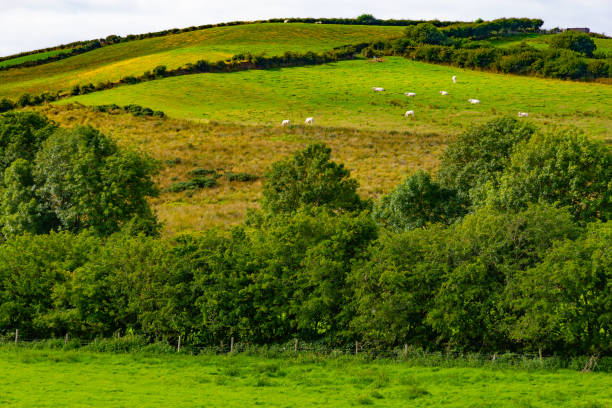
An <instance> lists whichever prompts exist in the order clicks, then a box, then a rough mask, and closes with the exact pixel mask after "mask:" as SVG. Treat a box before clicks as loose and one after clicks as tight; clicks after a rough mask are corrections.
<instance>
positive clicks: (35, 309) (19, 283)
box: [0, 232, 99, 338]
mask: <svg viewBox="0 0 612 408" xmlns="http://www.w3.org/2000/svg"><path fill="white" fill-rule="evenodd" d="M98 245H99V241H98V240H97V239H95V238H92V237H89V236H87V235H80V236H75V235H72V234H70V233H66V232H64V233H59V234H53V233H52V234H50V235H38V236H37V235H34V236H33V235H23V236H20V237H15V238H13V239H11V240H9V241H7V242H5V243H4V244H2V247H1V250H0V330H1V331H8V330H11V329H13V330H14V329H15V328H19V329H20V332H21V335H22V338H28V337H29V338H36V336H39V335H41V334H42V335H43V336H45V337H49V336H50V335H51V334H52V333H57V335H58V336H60V335H62V333H65V327H61V326H60V327H57V326H56V325H54V324H52V323H50V322H49V321H48V319H47V318H46V315H47V314H48V313H49V312H50V310H51V309H52V308H53V303H54V297H55V296H56V294H57V293H62V292H63V291H65V284H66V283H67V282H68V281H69V280H70V278H71V272H72V271H74V270H75V269H77V268H79V267H81V266H82V265H83V264H84V263H85V262H86V260H87V259H88V257H90V256H92V254H93V253H95V251H96V248H97V247H98Z"/></svg>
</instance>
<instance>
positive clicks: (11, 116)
mask: <svg viewBox="0 0 612 408" xmlns="http://www.w3.org/2000/svg"><path fill="white" fill-rule="evenodd" d="M56 128H57V127H56V126H55V125H54V124H53V123H52V122H50V121H49V120H48V119H47V118H46V117H44V116H41V115H40V114H38V113H5V114H4V115H1V116H0V175H1V174H3V173H4V170H6V168H7V167H9V166H10V165H11V163H13V162H14V161H15V160H17V159H24V160H26V161H27V162H31V161H33V160H34V156H35V155H36V152H38V151H39V150H40V149H41V146H42V143H43V142H44V141H45V140H47V138H49V136H50V135H51V134H52V133H53V132H54V131H55V130H56ZM0 178H1V177H0Z"/></svg>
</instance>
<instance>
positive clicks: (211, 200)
mask: <svg viewBox="0 0 612 408" xmlns="http://www.w3.org/2000/svg"><path fill="white" fill-rule="evenodd" d="M402 31H403V28H402V27H384V26H357V25H325V24H321V25H317V24H302V23H291V24H276V23H272V24H250V25H241V26H231V27H217V28H213V29H207V30H199V31H192V32H186V33H181V34H170V35H167V36H163V37H156V38H149V39H145V40H138V41H130V42H125V43H119V44H114V45H110V46H106V47H103V48H101V49H97V50H94V51H90V52H87V53H84V54H80V55H76V56H72V57H69V58H66V59H64V60H61V61H56V62H53V63H49V64H44V65H40V66H37V67H30V68H18V69H11V70H8V71H3V72H0V82H1V83H2V86H1V87H0V97H2V96H8V97H11V98H13V99H16V98H17V97H18V96H19V95H20V94H21V93H23V92H31V93H40V92H42V91H44V90H56V91H57V90H60V89H63V90H66V89H69V88H70V87H71V86H72V85H74V84H84V83H87V82H93V83H94V84H95V83H97V82H98V81H107V80H108V81H112V80H118V79H120V78H122V77H125V76H128V75H140V74H142V73H143V72H144V71H146V70H151V69H152V68H154V67H155V66H157V65H166V66H167V67H168V68H169V69H172V68H176V67H178V66H182V65H184V64H186V63H188V62H195V61H196V60H199V59H207V60H210V61H215V60H222V59H226V58H228V57H231V56H232V55H234V54H237V53H244V52H251V53H252V54H258V53H265V55H268V56H271V55H280V54H283V53H284V52H285V51H296V52H305V51H315V52H322V51H326V50H329V49H331V48H333V47H335V46H340V45H345V44H349V43H359V42H366V41H375V40H377V39H381V40H382V39H387V38H393V37H397V36H399V35H401V33H402ZM514 40H516V41H523V40H526V41H543V40H542V36H539V35H527V36H522V37H519V38H518V39H514ZM605 41H609V40H605ZM504 44H505V45H507V44H508V42H506V43H503V44H502V43H500V44H498V45H500V46H502V45H504ZM541 46H546V44H545V43H542V44H541ZM34 55H36V54H34ZM453 75H457V77H458V82H457V84H453V83H452V81H451V77H452V76H453ZM374 86H380V87H384V88H385V89H386V91H385V92H383V93H375V92H373V91H372V87H374ZM442 90H445V91H447V92H449V95H447V96H441V95H440V93H439V92H440V91H442ZM405 92H416V93H417V96H416V97H414V98H409V97H406V96H405V95H404V93H405ZM469 98H477V99H480V100H481V103H480V104H479V105H470V104H469V103H468V101H467V100H468V99H469ZM104 104H117V105H121V106H125V105H128V104H137V105H141V106H144V107H148V108H152V109H154V110H161V111H164V112H165V113H166V115H167V116H168V118H166V119H160V118H146V117H133V116H132V115H129V114H126V113H120V114H117V113H116V112H115V114H107V113H100V112H94V111H93V110H92V109H91V108H88V107H85V106H83V105H104ZM610 106H612V88H610V87H609V86H608V85H605V84H601V83H588V82H572V81H562V80H552V79H542V78H535V77H522V76H514V75H501V74H494V73H489V72H481V71H473V70H464V69H459V68H455V67H449V66H443V65H431V64H425V63H421V62H416V61H411V60H408V59H404V58H400V57H389V58H386V59H385V61H384V62H382V63H375V62H372V61H369V60H365V59H357V60H352V61H342V62H337V63H330V64H326V65H316V66H303V67H294V68H281V69H270V70H250V71H241V72H234V73H204V74H192V75H183V76H176V77H168V78H164V79H156V80H153V81H148V82H143V83H140V84H137V85H125V86H120V87H117V88H113V89H109V90H106V91H101V92H93V93H90V94H86V95H80V96H76V97H72V98H67V99H63V100H60V101H58V102H56V103H54V104H51V105H46V106H42V107H37V108H33V109H36V110H41V111H43V112H44V113H45V114H46V115H48V116H49V117H50V118H52V119H53V120H55V121H56V122H58V123H60V124H61V125H63V126H74V125H78V124H91V125H92V126H94V127H97V128H99V129H101V130H102V131H103V132H104V133H107V134H109V135H111V136H113V137H114V138H115V139H117V140H118V141H119V142H120V143H121V144H122V145H125V146H130V147H132V148H136V149H138V150H142V151H145V152H147V153H150V154H151V155H152V156H153V157H155V158H156V159H158V160H160V162H161V163H162V164H163V169H162V171H161V174H160V175H159V177H158V182H159V184H160V187H161V188H162V190H164V189H166V188H167V187H169V186H171V185H172V184H173V183H176V182H180V181H184V180H186V179H187V178H188V173H189V172H190V171H192V170H195V169H198V168H200V169H217V170H219V171H220V172H221V173H227V172H245V173H248V174H251V175H254V176H258V177H261V176H262V175H263V174H264V172H265V169H266V167H267V166H269V165H270V164H271V163H272V162H274V161H276V160H278V159H279V158H281V157H283V156H286V155H288V154H291V153H293V152H294V151H296V150H298V149H301V148H303V147H304V146H306V145H307V144H309V143H312V142H324V143H326V144H328V145H329V146H330V147H331V148H332V149H333V154H334V159H335V160H338V161H340V162H343V163H345V164H346V166H347V167H348V168H349V169H351V172H352V175H353V176H354V177H355V178H356V179H357V180H358V181H359V183H360V193H361V194H362V195H363V196H366V197H371V198H378V197H380V196H381V195H382V194H385V193H387V192H389V191H390V190H392V189H393V188H394V187H395V186H396V185H397V184H398V183H399V182H400V181H401V180H402V179H403V178H404V177H406V176H407V175H408V174H410V173H413V172H414V171H416V170H417V169H425V170H434V169H435V168H436V167H437V166H438V160H439V157H440V154H441V152H442V151H443V150H444V148H445V146H446V143H447V142H448V141H450V140H452V138H453V137H454V136H456V135H457V134H458V133H460V132H461V131H462V130H463V129H465V128H467V127H468V126H470V125H471V124H473V123H482V122H484V121H486V120H489V119H492V118H495V117H500V116H504V115H510V116H516V115H517V112H518V111H525V112H529V114H530V117H529V118H528V119H526V120H529V121H532V122H534V123H535V124H537V125H538V126H540V127H549V126H558V125H560V126H569V125H572V126H577V127H578V128H580V129H582V130H584V131H585V132H586V133H587V134H588V135H590V136H592V137H595V138H599V139H602V140H605V141H607V142H611V141H612V134H611V130H612V114H611V112H610ZM409 109H410V110H414V111H415V113H416V115H415V117H414V118H405V117H404V112H406V110H409ZM307 116H314V117H315V121H316V126H314V127H308V128H307V127H304V126H301V124H302V123H303V121H304V118H305V117H307ZM283 119H290V120H291V122H292V124H294V125H298V126H291V127H286V128H283V127H281V126H280V123H281V121H282V120H283ZM260 193H261V181H251V182H235V181H229V180H228V179H227V178H225V177H222V178H220V179H219V180H218V185H217V186H215V187H213V188H207V189H202V190H196V191H187V192H178V193H177V192H167V191H164V192H163V193H162V194H161V196H160V197H159V198H156V199H154V201H153V205H154V207H155V209H156V211H157V213H158V215H159V217H160V219H161V220H162V221H163V222H164V225H165V234H167V235H174V234H176V233H180V232H183V231H198V230H204V229H207V228H210V227H219V228H228V227H229V226H231V225H234V224H237V223H239V222H241V221H242V220H243V219H244V216H245V215H246V212H247V209H249V208H255V207H257V206H258V199H259V196H260Z"/></svg>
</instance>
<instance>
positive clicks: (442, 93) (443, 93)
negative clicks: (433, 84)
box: [440, 91, 448, 95]
mask: <svg viewBox="0 0 612 408" xmlns="http://www.w3.org/2000/svg"><path fill="white" fill-rule="evenodd" d="M440 95H448V92H446V91H440Z"/></svg>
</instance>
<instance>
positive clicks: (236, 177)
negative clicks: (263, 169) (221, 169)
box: [225, 173, 259, 182]
mask: <svg viewBox="0 0 612 408" xmlns="http://www.w3.org/2000/svg"><path fill="white" fill-rule="evenodd" d="M225 177H227V179H228V180H229V181H244V182H249V181H256V180H259V177H258V176H255V175H253V174H249V173H226V174H225Z"/></svg>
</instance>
